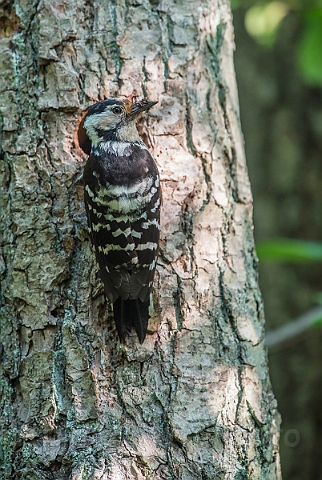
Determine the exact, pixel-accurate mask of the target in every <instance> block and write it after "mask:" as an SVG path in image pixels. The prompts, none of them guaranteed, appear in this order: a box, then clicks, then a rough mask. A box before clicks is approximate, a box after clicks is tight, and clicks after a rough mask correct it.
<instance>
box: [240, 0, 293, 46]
mask: <svg viewBox="0 0 322 480" xmlns="http://www.w3.org/2000/svg"><path fill="white" fill-rule="evenodd" d="M288 11H289V9H288V6H287V4H286V3H285V2H281V1H276V0H274V1H271V2H268V3H258V4H255V5H254V6H252V7H250V8H249V9H248V10H247V13H246V16H245V26H246V30H247V31H248V33H249V34H250V35H252V36H253V37H254V38H255V39H256V40H257V42H258V43H259V44H261V45H266V46H270V45H273V43H274V42H275V39H276V34H277V31H278V28H279V26H280V23H281V21H282V20H283V18H284V17H285V16H286V15H287V13H288Z"/></svg>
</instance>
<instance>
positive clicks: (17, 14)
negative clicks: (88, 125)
mask: <svg viewBox="0 0 322 480" xmlns="http://www.w3.org/2000/svg"><path fill="white" fill-rule="evenodd" d="M3 10H4V11H3V13H2V18H3V19H4V20H3V23H4V28H3V32H2V39H1V40H0V49H1V67H0V68H1V72H2V75H1V83H0V89H1V90H0V91H1V97H2V102H1V114H2V119H3V121H2V135H3V142H2V149H3V160H2V162H1V166H2V167H1V168H2V185H3V187H2V191H3V194H2V195H1V215H2V223H1V225H2V233H3V240H2V245H3V250H2V251H3V263H2V265H3V268H2V287H3V288H2V301H3V306H2V310H1V327H2V334H1V342H2V363H1V370H2V371H1V374H2V376H1V408H2V415H1V424H2V431H3V433H2V435H1V442H2V450H1V455H2V463H1V467H0V468H1V470H0V471H1V475H2V478H8V479H9V478H24V479H68V478H70V479H73V480H78V479H106V480H107V479H113V480H114V479H115V480H116V479H121V478H126V479H138V480H140V479H162V478H164V479H170V478H171V479H176V478H178V479H184V480H188V479H196V480H197V479H201V478H203V479H214V478H218V479H219V478H220V479H232V478H236V479H237V478H238V479H242V478H245V479H246V478H249V479H260V478H262V479H279V478H281V476H280V468H279V456H278V446H277V442H278V428H279V416H278V414H277V411H276V402H275V400H274V397H273V394H272V392H271V386H270V381H269V377H268V369H267V357H266V350H265V345H264V330H263V327H264V324H263V323H264V319H263V306H262V302H261V297H260V293H259V289H258V285H257V274H256V255H255V252H254V244H253V233H252V219H251V215H252V198H251V193H250V188H249V182H248V177H247V171H246V165H245V158H244V150H243V140H242V136H241V130H240V125H239V114H238V99H237V92H236V85H235V76H234V68H233V59H232V54H233V46H234V44H233V31H232V24H231V14H230V9H229V5H228V4H227V2H225V1H219V0H217V1H216V0H203V1H202V2H194V1H189V0H184V1H180V2H175V1H173V0H172V1H160V2H156V1H152V0H151V1H150V2H148V1H145V0H136V1H134V0H133V1H120V2H99V1H93V2H92V3H86V2H81V1H79V2H77V1H73V0H71V1H68V2H67V1H66V2H61V3H55V2H54V1H48V2H40V3H39V2H34V3H29V2H24V1H23V0H20V1H17V2H15V4H14V6H13V7H11V6H10V5H7V6H6V5H4V7H3ZM116 94H117V95H126V96H129V95H134V94H137V95H146V96H147V97H149V98H150V99H151V100H157V99H158V100H159V104H158V106H157V107H156V108H154V110H153V111H151V114H150V116H149V118H148V119H146V120H145V121H143V122H142V123H141V124H140V132H141V134H142V137H143V139H144V140H145V141H146V143H147V144H148V145H149V148H150V149H151V151H152V152H153V154H154V156H155V159H156V161H157V163H158V166H159V169H160V173H161V177H162V185H163V210H162V241H161V247H162V252H161V256H160V261H159V264H158V269H157V277H156V280H155V293H154V302H155V313H154V315H153V317H152V319H151V322H150V325H149V335H148V337H147V339H146V341H145V342H144V344H143V345H142V346H140V345H139V344H138V341H137V339H136V337H135V336H134V335H133V337H131V338H130V339H129V341H128V342H127V344H126V345H120V344H119V342H118V340H117V338H116V336H115V332H114V330H113V324H112V322H111V318H110V311H109V310H110V309H109V308H108V305H107V304H106V301H105V299H104V295H103V291H102V286H101V283H100V281H99V279H98V277H97V268H96V265H95V261H94V254H93V252H92V250H91V246H90V241H89V237H88V233H87V230H86V226H85V225H84V221H83V213H84V205H83V192H82V185H81V182H80V181H79V180H77V177H78V176H79V174H80V172H81V171H82V167H83V162H84V156H83V155H82V153H81V151H80V150H79V149H78V148H77V144H76V143H75V131H76V129H77V124H78V121H79V118H80V115H81V112H82V110H84V108H85V107H87V106H88V105H90V104H92V103H93V102H95V101H97V100H100V99H103V98H106V97H108V96H113V95H116Z"/></svg>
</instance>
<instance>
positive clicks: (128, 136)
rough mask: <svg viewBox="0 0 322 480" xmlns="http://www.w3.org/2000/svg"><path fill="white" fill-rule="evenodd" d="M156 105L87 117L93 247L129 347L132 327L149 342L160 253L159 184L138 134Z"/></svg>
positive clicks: (110, 104)
mask: <svg viewBox="0 0 322 480" xmlns="http://www.w3.org/2000/svg"><path fill="white" fill-rule="evenodd" d="M156 103H157V102H151V101H148V100H146V99H144V100H142V101H140V102H137V103H131V102H130V101H128V100H123V99H121V98H108V99H107V100H103V101H101V102H98V103H96V104H94V105H92V106H91V107H90V108H89V109H88V110H87V113H86V115H85V117H84V120H83V122H82V124H83V125H81V127H80V129H79V132H78V138H79V144H80V147H81V148H82V149H83V150H84V151H85V153H87V154H89V158H88V160H87V162H86V165H85V169H84V177H83V178H84V199H85V208H86V213H87V219H88V225H89V230H90V235H91V240H92V243H93V246H94V249H95V254H96V260H97V263H98V266H99V272H100V277H101V279H102V282H103V284H104V290H105V294H106V297H107V298H108V299H109V300H110V302H112V304H113V314H114V320H115V325H116V328H117V331H118V334H119V337H120V340H121V341H122V342H124V341H125V338H126V337H127V336H128V335H129V334H130V332H131V329H132V327H133V328H134V329H135V331H136V333H137V335H138V338H139V341H140V343H143V341H144V339H145V336H146V331H147V326H148V320H149V306H150V295H151V290H152V284H153V278H154V274H155V268H156V263H157V257H158V250H159V235H160V204H161V188H160V177H159V172H158V169H157V166H156V164H155V162H154V160H153V158H152V156H151V154H150V152H149V150H148V148H147V146H146V145H145V143H144V142H143V141H142V140H141V138H140V137H139V134H138V131H137V129H136V121H137V119H138V117H139V116H140V114H141V113H142V112H146V111H148V110H149V109H150V108H151V107H152V106H153V105H155V104H156Z"/></svg>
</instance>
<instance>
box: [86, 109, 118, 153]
mask: <svg viewBox="0 0 322 480" xmlns="http://www.w3.org/2000/svg"><path fill="white" fill-rule="evenodd" d="M120 121H121V117H117V116H115V115H113V114H112V112H110V111H105V112H101V113H96V114H94V115H90V116H89V117H87V118H86V120H85V122H84V127H85V129H86V131H87V135H88V136H89V138H90V140H91V141H92V144H93V145H94V146H96V145H97V144H98V142H99V140H100V138H99V136H98V135H97V130H107V131H108V130H113V129H114V128H116V127H117V125H118V124H119V123H120Z"/></svg>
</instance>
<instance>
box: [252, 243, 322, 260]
mask: <svg viewBox="0 0 322 480" xmlns="http://www.w3.org/2000/svg"><path fill="white" fill-rule="evenodd" d="M256 250H257V255H258V258H259V259H260V260H265V261H274V260H277V261H283V262H316V261H322V243H315V242H305V241H302V240H291V239H290V240H287V239H279V240H271V241H263V242H258V243H257V244H256Z"/></svg>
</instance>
